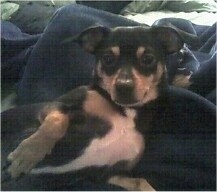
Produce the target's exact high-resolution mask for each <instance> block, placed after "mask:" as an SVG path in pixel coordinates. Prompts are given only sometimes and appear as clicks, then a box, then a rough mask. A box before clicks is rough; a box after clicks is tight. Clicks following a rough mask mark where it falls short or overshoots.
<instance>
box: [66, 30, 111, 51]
mask: <svg viewBox="0 0 217 192" xmlns="http://www.w3.org/2000/svg"><path fill="white" fill-rule="evenodd" d="M109 32H110V29H109V28H107V27H104V26H92V27H89V28H87V29H85V30H84V31H83V32H81V33H80V34H78V35H76V36H74V37H71V38H68V39H65V40H64V42H63V43H69V42H75V43H78V44H79V45H80V46H81V47H82V48H83V49H84V50H86V51H87V52H89V53H94V51H95V50H96V47H97V46H98V45H99V43H100V42H101V41H102V40H103V38H104V37H105V36H106V35H108V34H109Z"/></svg>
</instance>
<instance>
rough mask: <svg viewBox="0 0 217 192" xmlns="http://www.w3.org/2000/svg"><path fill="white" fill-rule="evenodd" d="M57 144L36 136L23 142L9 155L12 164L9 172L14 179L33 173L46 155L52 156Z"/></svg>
mask: <svg viewBox="0 0 217 192" xmlns="http://www.w3.org/2000/svg"><path fill="white" fill-rule="evenodd" d="M54 144H55V142H53V140H51V139H48V138H41V137H37V136H36V137H35V136H34V134H33V135H32V136H31V137H29V138H27V139H25V140H23V141H22V142H21V143H20V144H19V146H18V147H17V148H16V149H15V150H14V151H13V152H11V153H10V154H9V155H8V161H9V162H10V163H11V164H10V165H9V167H8V169H7V172H8V173H9V174H10V175H11V177H12V178H16V177H19V176H20V175H22V174H26V173H28V172H30V171H31V169H32V168H34V166H35V165H36V164H37V163H38V162H40V161H41V160H42V159H43V158H44V157H45V155H46V154H50V153H51V150H52V148H53V147H54Z"/></svg>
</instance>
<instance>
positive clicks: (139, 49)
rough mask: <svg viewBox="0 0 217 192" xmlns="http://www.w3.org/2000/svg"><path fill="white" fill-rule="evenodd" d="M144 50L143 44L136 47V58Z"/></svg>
mask: <svg viewBox="0 0 217 192" xmlns="http://www.w3.org/2000/svg"><path fill="white" fill-rule="evenodd" d="M144 52H145V47H143V46H140V47H138V49H137V51H136V56H137V58H140V57H141V56H142V55H143V53H144Z"/></svg>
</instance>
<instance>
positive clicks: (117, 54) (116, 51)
mask: <svg viewBox="0 0 217 192" xmlns="http://www.w3.org/2000/svg"><path fill="white" fill-rule="evenodd" d="M111 51H112V52H113V54H114V55H115V56H119V55H120V48H119V47H118V46H114V47H111Z"/></svg>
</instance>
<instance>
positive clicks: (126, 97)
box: [116, 77, 134, 103]
mask: <svg viewBox="0 0 217 192" xmlns="http://www.w3.org/2000/svg"><path fill="white" fill-rule="evenodd" d="M116 97H117V100H119V102H121V103H131V102H133V100H134V82H133V80H132V78H126V77H125V78H123V77H122V78H118V79H117V81H116Z"/></svg>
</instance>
